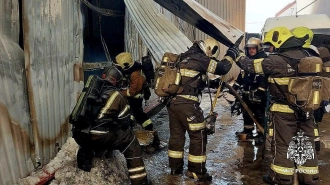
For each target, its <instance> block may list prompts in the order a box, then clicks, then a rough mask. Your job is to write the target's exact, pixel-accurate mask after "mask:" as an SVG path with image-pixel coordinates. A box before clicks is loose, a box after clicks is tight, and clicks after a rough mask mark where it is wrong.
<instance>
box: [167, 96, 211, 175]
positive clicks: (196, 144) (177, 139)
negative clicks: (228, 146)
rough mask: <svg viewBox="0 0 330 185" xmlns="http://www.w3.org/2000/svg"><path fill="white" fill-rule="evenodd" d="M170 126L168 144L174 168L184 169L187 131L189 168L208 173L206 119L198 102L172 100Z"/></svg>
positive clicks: (171, 166)
mask: <svg viewBox="0 0 330 185" xmlns="http://www.w3.org/2000/svg"><path fill="white" fill-rule="evenodd" d="M186 102H187V101H186ZM167 111H168V115H169V121H170V123H169V126H170V139H169V146H168V156H169V165H170V168H171V169H172V170H180V169H183V164H184V163H183V156H184V144H185V139H186V138H185V133H186V131H187V132H188V134H189V138H190V143H189V155H188V170H189V171H191V172H195V173H196V174H201V175H204V174H205V173H206V171H207V170H206V168H205V162H206V142H207V137H206V133H205V120H204V116H203V111H202V109H201V108H200V107H199V103H198V102H194V101H189V103H178V102H175V101H174V100H172V102H171V103H170V104H169V105H168V106H167Z"/></svg>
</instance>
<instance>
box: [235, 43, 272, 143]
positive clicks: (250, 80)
mask: <svg viewBox="0 0 330 185" xmlns="http://www.w3.org/2000/svg"><path fill="white" fill-rule="evenodd" d="M245 50H246V54H247V56H248V57H249V58H250V59H259V58H265V57H266V54H265V52H264V51H263V48H262V43H261V40H260V39H258V38H255V37H251V38H250V39H249V40H248V42H247V44H246V46H245ZM233 88H234V89H235V90H236V91H237V90H238V89H242V99H243V101H244V102H245V103H246V104H247V105H248V107H249V108H250V109H251V110H252V112H253V114H254V115H255V117H256V119H257V121H258V122H259V123H260V124H264V119H265V108H266V98H267V97H266V89H267V78H266V77H265V76H264V75H262V74H255V73H249V72H245V71H244V70H241V72H240V74H239V75H238V77H237V80H236V82H235V83H234V85H233ZM238 109H241V111H240V110H238ZM231 112H232V115H233V114H235V112H237V113H238V114H239V113H240V112H242V113H243V120H244V129H243V131H242V132H236V135H237V136H239V137H240V136H241V135H243V134H246V139H252V138H254V136H253V133H252V131H253V130H254V122H253V120H252V119H251V117H250V116H249V114H248V113H247V112H246V110H245V109H244V108H243V107H242V106H241V104H240V102H239V101H238V100H236V101H235V102H234V104H233V105H232V106H231ZM257 134H258V135H259V136H262V134H260V133H259V132H257Z"/></svg>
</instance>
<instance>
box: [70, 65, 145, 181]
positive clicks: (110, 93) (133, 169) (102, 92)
mask: <svg viewBox="0 0 330 185" xmlns="http://www.w3.org/2000/svg"><path fill="white" fill-rule="evenodd" d="M99 80H100V81H101V79H99ZM121 80H122V74H121V72H120V71H118V69H117V68H116V67H112V68H111V69H110V70H108V72H107V74H106V79H105V80H103V82H104V85H102V88H101V89H97V92H99V94H90V95H88V99H87V101H86V102H87V105H86V107H87V108H86V109H87V110H86V111H85V112H86V113H85V115H84V116H83V117H81V118H80V119H79V120H78V121H77V123H76V124H73V125H77V126H74V127H73V138H74V139H75V140H76V142H77V143H78V145H79V146H80V148H79V151H78V153H77V163H78V167H79V168H80V169H82V170H84V171H88V172H89V171H90V170H91V167H92V159H93V157H94V156H95V155H100V154H101V155H102V154H104V153H105V156H107V155H108V154H110V152H111V151H113V150H119V151H120V152H122V153H123V154H124V156H125V158H126V162H127V168H128V172H129V178H130V180H131V184H135V185H140V184H148V181H147V174H146V170H145V166H144V162H143V159H142V150H141V147H140V145H139V142H138V140H137V139H136V138H135V136H134V134H133V131H132V129H131V127H130V126H131V124H132V120H131V118H130V115H131V114H130V107H129V105H128V102H127V100H126V98H125V97H124V96H122V95H121V94H120V92H119V91H118V90H117V88H116V85H118V84H119V83H120V82H121ZM88 84H89V83H86V86H87V85H88ZM92 88H94V89H95V87H92ZM94 89H93V90H94ZM94 92H96V91H94ZM76 106H77V105H76ZM71 115H72V114H71ZM83 122H90V123H91V126H90V129H89V131H88V132H86V131H84V130H82V129H79V125H80V124H82V123H83Z"/></svg>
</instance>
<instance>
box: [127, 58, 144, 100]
mask: <svg viewBox="0 0 330 185" xmlns="http://www.w3.org/2000/svg"><path fill="white" fill-rule="evenodd" d="M123 75H124V77H125V78H126V79H127V82H128V84H127V89H125V90H123V91H122V92H121V93H122V94H123V95H124V96H126V97H135V98H140V97H142V93H143V92H142V90H143V85H144V84H145V82H146V78H145V76H144V74H143V72H142V65H141V64H140V63H138V62H134V64H133V66H132V67H131V68H129V69H127V70H124V71H123Z"/></svg>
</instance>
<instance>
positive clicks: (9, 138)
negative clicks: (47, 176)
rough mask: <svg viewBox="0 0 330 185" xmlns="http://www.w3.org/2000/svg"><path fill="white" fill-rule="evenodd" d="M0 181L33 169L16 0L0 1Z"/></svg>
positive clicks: (22, 175)
mask: <svg viewBox="0 0 330 185" xmlns="http://www.w3.org/2000/svg"><path fill="white" fill-rule="evenodd" d="M0 4H1V6H0V10H1V11H0V156H1V158H0V166H1V170H0V184H3V185H7V184H13V183H14V182H16V181H17V180H18V178H19V177H24V176H26V175H27V174H29V173H30V172H31V171H32V170H33V168H34V165H33V160H32V158H31V154H32V153H34V151H33V148H32V144H31V143H32V132H31V127H30V116H29V105H28V101H27V94H26V93H27V88H26V78H25V72H24V53H23V50H22V49H21V48H20V46H19V45H18V40H19V8H18V0H12V1H8V0H7V1H5V0H0Z"/></svg>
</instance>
